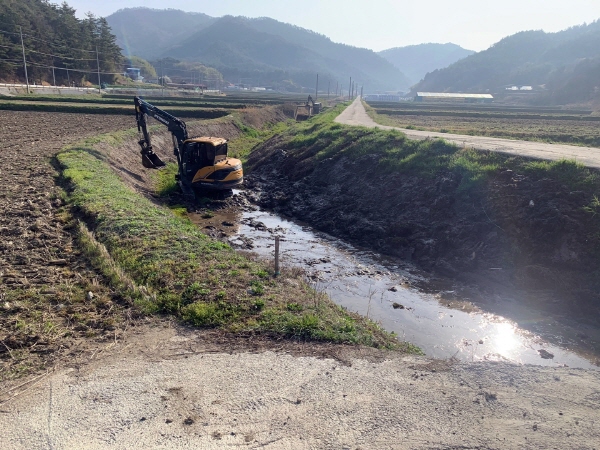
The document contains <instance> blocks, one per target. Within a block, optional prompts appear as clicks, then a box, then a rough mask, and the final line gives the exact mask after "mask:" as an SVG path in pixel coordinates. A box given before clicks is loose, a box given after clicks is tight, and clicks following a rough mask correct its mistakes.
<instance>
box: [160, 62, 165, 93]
mask: <svg viewBox="0 0 600 450" xmlns="http://www.w3.org/2000/svg"><path fill="white" fill-rule="evenodd" d="M160 85H161V86H162V96H163V97H164V96H165V69H164V66H163V60H162V59H161V60H160Z"/></svg>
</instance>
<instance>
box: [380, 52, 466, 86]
mask: <svg viewBox="0 0 600 450" xmlns="http://www.w3.org/2000/svg"><path fill="white" fill-rule="evenodd" d="M473 53H475V52H474V51H472V50H467V49H464V48H462V47H461V46H459V45H456V44H451V43H448V44H419V45H409V46H406V47H396V48H390V49H388V50H383V51H381V52H379V55H381V56H383V57H384V58H385V59H387V60H388V61H389V62H391V63H392V64H393V65H394V66H396V67H397V68H398V69H399V70H401V71H402V73H404V75H406V76H407V77H408V78H409V79H410V82H411V84H415V83H418V82H419V81H421V80H422V79H423V77H425V75H426V74H427V73H429V72H433V71H434V70H437V69H443V68H444V67H448V66H449V65H450V64H453V63H455V62H456V61H458V60H460V59H462V58H466V57H467V56H469V55H472V54H473Z"/></svg>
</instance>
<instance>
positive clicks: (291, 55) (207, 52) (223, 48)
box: [107, 8, 410, 90]
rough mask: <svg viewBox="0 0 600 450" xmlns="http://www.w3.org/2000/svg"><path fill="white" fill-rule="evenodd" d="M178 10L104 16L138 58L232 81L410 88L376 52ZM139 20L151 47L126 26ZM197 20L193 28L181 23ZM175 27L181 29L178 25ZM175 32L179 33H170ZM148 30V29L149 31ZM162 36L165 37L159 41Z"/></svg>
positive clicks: (262, 21)
mask: <svg viewBox="0 0 600 450" xmlns="http://www.w3.org/2000/svg"><path fill="white" fill-rule="evenodd" d="M188 14H190V13H182V12H181V11H173V10H165V11H156V10H146V11H143V10H141V9H139V8H136V9H133V10H132V9H125V10H121V11H117V12H116V13H114V14H113V15H111V16H109V17H107V20H108V22H109V24H110V25H111V26H113V27H114V29H115V33H116V34H117V36H118V38H119V40H118V42H119V43H120V45H121V46H122V47H123V48H125V49H126V51H129V52H131V54H136V55H137V56H141V57H145V58H150V59H155V58H156V57H157V56H160V57H173V58H177V59H181V60H190V61H200V62H202V63H204V64H207V65H210V66H213V67H216V68H217V69H219V71H220V72H222V73H223V75H224V76H225V77H226V78H227V79H229V80H230V81H233V82H239V81H240V80H241V81H244V80H245V81H246V82H248V83H254V84H263V85H271V86H273V87H276V88H286V87H287V88H289V89H291V90H294V89H298V88H299V87H301V86H305V87H314V83H315V75H316V73H319V75H320V76H321V80H323V83H324V84H322V85H321V87H322V88H324V89H327V85H328V83H329V82H331V89H332V90H334V89H335V86H336V83H340V85H341V84H343V85H344V89H347V88H348V82H349V77H350V76H352V77H353V79H354V80H356V81H357V83H359V84H360V85H365V86H367V87H368V89H370V90H398V89H406V88H408V87H409V86H410V81H409V80H408V79H407V78H406V77H405V76H404V74H402V72H401V71H400V70H398V69H397V68H396V67H394V66H393V65H392V64H391V63H389V62H388V61H386V60H385V59H384V58H382V57H380V56H379V55H377V54H376V53H375V52H373V51H371V50H367V49H362V48H356V47H351V46H348V45H344V44H337V43H334V42H332V41H331V40H330V39H329V38H327V37H326V36H324V35H321V34H318V33H315V32H312V31H310V30H306V29H303V28H300V27H296V26H293V25H289V24H286V23H282V22H278V21H276V20H273V19H269V18H259V19H249V18H245V17H232V16H225V17H222V18H218V19H214V18H208V16H204V15H200V16H199V15H197V14H191V15H190V16H186V15H188ZM132 17H139V18H141V20H143V22H141V23H140V24H139V28H140V29H144V30H146V31H145V33H148V34H151V35H156V36H159V37H158V38H157V39H156V40H154V41H153V43H154V44H155V45H154V48H150V47H149V46H147V45H146V44H143V43H141V42H139V41H138V40H137V38H136V37H135V34H136V33H139V30H138V29H137V28H138V26H136V27H135V28H134V27H126V26H123V25H119V24H127V23H128V22H129V21H130V20H131V18H132ZM183 17H185V20H188V21H189V20H195V22H194V24H193V25H190V26H187V25H182V24H183V23H184V22H183V20H184V19H183ZM177 23H179V26H177ZM186 23H187V22H186ZM175 28H177V30H178V32H177V33H175V32H173V30H174V29H175ZM150 29H151V30H152V31H148V30H150ZM162 37H164V38H165V39H162Z"/></svg>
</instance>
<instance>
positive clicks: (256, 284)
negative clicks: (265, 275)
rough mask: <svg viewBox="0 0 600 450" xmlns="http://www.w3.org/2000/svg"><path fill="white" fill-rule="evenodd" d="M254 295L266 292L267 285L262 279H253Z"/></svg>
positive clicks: (252, 288) (251, 287)
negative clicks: (264, 284) (265, 285)
mask: <svg viewBox="0 0 600 450" xmlns="http://www.w3.org/2000/svg"><path fill="white" fill-rule="evenodd" d="M250 289H251V291H252V295H263V294H264V293H265V287H264V286H263V284H262V283H261V282H260V281H253V282H252V284H251V285H250Z"/></svg>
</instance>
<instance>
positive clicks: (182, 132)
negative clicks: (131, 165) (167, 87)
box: [134, 97, 188, 169]
mask: <svg viewBox="0 0 600 450" xmlns="http://www.w3.org/2000/svg"><path fill="white" fill-rule="evenodd" d="M134 101H135V119H136V121H137V126H138V131H139V132H140V133H142V138H141V139H140V140H139V142H138V143H139V144H140V147H141V148H142V151H141V153H142V164H143V165H144V167H146V168H149V169H156V168H158V167H164V166H165V163H164V162H163V161H162V160H161V159H160V158H159V157H158V155H157V154H156V153H154V150H153V149H152V141H151V139H150V133H149V132H148V123H147V121H146V116H150V117H152V118H154V119H156V120H157V121H159V122H160V123H162V124H163V125H165V126H166V127H167V129H168V130H169V131H170V132H171V134H172V136H173V152H174V154H175V156H176V157H177V162H178V163H179V166H180V167H181V156H180V150H179V149H180V148H181V146H182V145H183V142H184V141H185V140H186V139H187V138H188V132H187V127H186V125H185V122H184V121H183V120H180V119H178V118H177V117H175V116H172V115H171V114H169V113H167V112H165V111H163V110H162V109H160V108H157V107H156V106H154V105H151V104H150V103H147V102H145V101H144V100H142V99H141V98H140V97H135V99H134Z"/></svg>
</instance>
